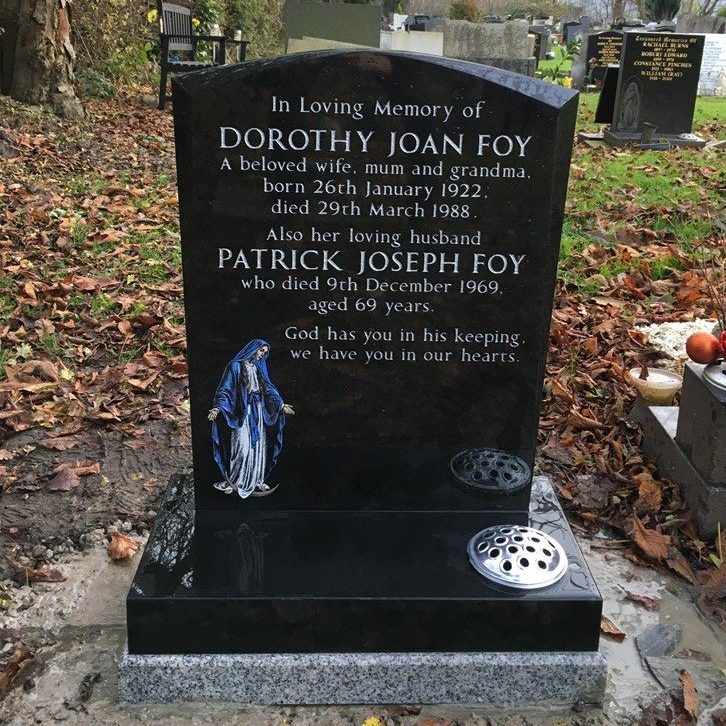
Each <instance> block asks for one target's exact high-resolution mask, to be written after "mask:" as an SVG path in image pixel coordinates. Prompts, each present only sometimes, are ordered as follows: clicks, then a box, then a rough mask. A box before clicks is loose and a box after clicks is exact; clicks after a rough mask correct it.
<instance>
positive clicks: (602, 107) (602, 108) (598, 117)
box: [595, 64, 620, 124]
mask: <svg viewBox="0 0 726 726" xmlns="http://www.w3.org/2000/svg"><path fill="white" fill-rule="evenodd" d="M619 75H620V66H619V65H614V64H613V65H609V66H608V67H607V68H606V69H605V76H604V78H603V82H602V90H601V91H600V96H599V97H598V99H597V108H596V109H595V123H598V124H609V123H612V121H613V109H614V108H615V93H616V92H617V89H618V76H619Z"/></svg>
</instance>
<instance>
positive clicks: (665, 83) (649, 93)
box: [611, 32, 704, 134]
mask: <svg viewBox="0 0 726 726" xmlns="http://www.w3.org/2000/svg"><path fill="white" fill-rule="evenodd" d="M703 43H704V37H703V35H686V34H679V33H640V32H629V33H625V36H624V41H623V49H622V54H621V60H620V73H619V78H618V89H617V93H616V97H615V108H614V111H613V120H612V128H611V130H612V131H613V132H624V133H639V132H640V131H642V127H643V123H649V124H655V125H656V126H657V127H658V133H659V134H661V133H662V134H689V133H690V132H691V126H692V124H693V111H694V108H695V105H696V92H697V89H698V76H699V72H700V69H701V56H702V54H703Z"/></svg>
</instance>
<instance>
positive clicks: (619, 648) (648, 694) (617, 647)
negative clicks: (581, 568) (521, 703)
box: [580, 541, 726, 714]
mask: <svg viewBox="0 0 726 726" xmlns="http://www.w3.org/2000/svg"><path fill="white" fill-rule="evenodd" d="M591 544H592V543H590V542H589V541H581V542H580V546H581V547H582V550H583V553H584V555H585V559H586V560H587V563H588V565H589V567H590V570H591V571H592V574H593V576H594V577H595V581H596V582H597V584H598V587H599V588H600V592H601V593H602V596H603V601H604V602H603V614H604V615H606V616H607V617H609V618H610V619H611V620H612V621H613V622H614V623H615V624H616V625H617V626H618V627H619V628H620V629H621V630H622V631H623V632H624V633H625V634H626V636H627V637H626V638H625V640H624V641H623V642H622V643H618V642H616V641H615V640H613V639H611V638H608V637H605V636H601V639H600V652H601V653H602V654H603V655H604V656H605V658H606V660H607V663H608V689H607V694H606V702H605V708H606V710H607V711H610V712H627V713H631V714H634V713H637V712H638V711H639V709H638V704H639V703H642V704H647V703H648V702H649V701H650V700H652V699H653V698H654V697H655V696H656V695H657V694H658V693H660V692H661V690H662V689H661V687H660V685H659V684H658V682H657V681H656V680H655V679H654V678H653V676H652V675H651V674H650V671H649V670H648V669H647V666H646V665H645V664H644V663H643V662H642V660H641V658H640V654H639V652H638V649H637V647H636V645H635V636H637V635H638V634H640V633H642V632H643V631H644V630H645V629H646V628H648V627H650V626H651V625H656V624H658V623H664V624H669V625H677V624H680V625H682V626H683V637H682V639H681V642H680V644H679V645H678V647H677V648H676V651H675V653H674V654H673V655H675V654H676V653H678V652H679V651H681V650H684V649H687V648H688V649H692V650H698V651H701V652H703V653H706V654H707V655H708V656H709V657H710V658H711V660H712V661H713V663H714V665H715V666H716V667H717V668H724V667H726V643H725V642H724V640H725V639H724V637H723V633H721V632H720V631H718V632H717V630H716V628H717V626H716V625H715V624H714V625H711V624H710V623H708V622H706V621H705V620H704V619H703V617H702V616H701V614H700V612H699V611H698V608H697V607H696V605H695V603H694V601H693V598H692V596H691V592H690V589H689V586H688V585H687V584H686V583H684V582H683V581H682V580H680V579H678V578H676V577H674V576H671V575H670V574H668V573H666V572H660V571H658V572H656V571H654V570H649V569H646V568H641V567H636V566H635V565H633V564H632V563H631V562H629V561H628V560H626V559H625V558H624V557H623V555H622V551H620V550H612V551H608V550H604V549H593V548H592V547H591ZM619 586H620V587H619ZM621 587H622V588H624V589H626V590H630V591H631V592H633V593H637V594H639V595H648V596H650V597H655V598H658V599H659V600H660V601H661V608H660V611H658V612H651V611H649V610H646V609H645V608H644V607H643V606H642V605H638V604H636V603H634V602H632V601H630V600H627V599H626V597H625V593H624V592H623V590H622V589H621Z"/></svg>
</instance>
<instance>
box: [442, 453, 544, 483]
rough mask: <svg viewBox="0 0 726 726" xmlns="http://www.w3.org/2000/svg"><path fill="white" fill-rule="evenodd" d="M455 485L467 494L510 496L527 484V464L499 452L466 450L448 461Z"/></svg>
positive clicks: (529, 476)
mask: <svg viewBox="0 0 726 726" xmlns="http://www.w3.org/2000/svg"><path fill="white" fill-rule="evenodd" d="M450 467H451V473H452V474H453V475H454V478H455V479H456V481H457V483H458V484H460V485H462V486H464V487H465V488H467V489H469V490H474V491H478V492H487V493H495V494H496V493H499V494H509V493H510V492H516V491H517V490H518V489H521V488H522V487H524V486H526V485H527V484H529V481H530V478H531V471H530V468H529V466H528V465H527V462H526V461H523V460H522V459H520V458H519V457H518V456H514V455H513V454H509V453H507V452H506V451H501V450H500V449H467V450H466V451H460V452H459V453H458V454H457V455H456V456H455V457H454V458H453V459H452V460H451V464H450Z"/></svg>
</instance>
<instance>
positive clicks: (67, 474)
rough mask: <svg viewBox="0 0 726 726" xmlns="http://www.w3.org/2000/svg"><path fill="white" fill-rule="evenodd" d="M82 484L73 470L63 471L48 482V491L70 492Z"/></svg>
mask: <svg viewBox="0 0 726 726" xmlns="http://www.w3.org/2000/svg"><path fill="white" fill-rule="evenodd" d="M80 483H81V480H80V479H79V478H78V474H76V472H75V471H73V469H61V470H60V471H58V473H57V474H56V475H55V476H54V477H53V478H52V479H51V480H50V481H49V482H48V491H50V492H69V491H70V490H71V489H75V488H76V487H77V486H78V485H79V484H80Z"/></svg>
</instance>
